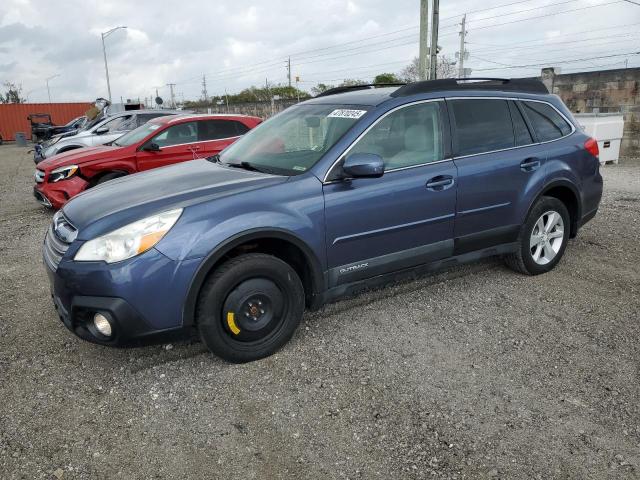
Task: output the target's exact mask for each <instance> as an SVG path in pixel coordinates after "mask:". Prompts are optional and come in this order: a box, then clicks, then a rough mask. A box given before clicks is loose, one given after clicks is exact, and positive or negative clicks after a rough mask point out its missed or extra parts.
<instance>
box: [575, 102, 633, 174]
mask: <svg viewBox="0 0 640 480" xmlns="http://www.w3.org/2000/svg"><path fill="white" fill-rule="evenodd" d="M573 116H574V117H576V120H577V121H578V123H579V124H580V125H581V126H582V128H583V129H584V131H585V133H586V134H587V135H590V136H592V137H593V138H595V139H596V140H597V141H598V149H599V150H600V163H607V162H613V163H618V160H619V158H620V143H621V142H622V132H623V130H624V117H623V116H622V114H620V113H576V114H574V115H573Z"/></svg>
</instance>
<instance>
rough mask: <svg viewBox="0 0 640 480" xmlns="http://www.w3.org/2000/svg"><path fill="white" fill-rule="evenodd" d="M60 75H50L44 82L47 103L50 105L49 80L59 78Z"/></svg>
mask: <svg viewBox="0 0 640 480" xmlns="http://www.w3.org/2000/svg"><path fill="white" fill-rule="evenodd" d="M59 76H60V74H59V73H56V74H55V75H51V76H50V77H48V78H47V79H46V80H45V81H46V82H47V95H48V97H49V103H51V91H49V80H53V79H54V78H56V77H59Z"/></svg>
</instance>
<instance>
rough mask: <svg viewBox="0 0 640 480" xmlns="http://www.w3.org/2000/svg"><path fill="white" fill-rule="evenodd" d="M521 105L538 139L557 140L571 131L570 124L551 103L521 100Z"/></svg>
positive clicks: (543, 140) (542, 140) (545, 140)
mask: <svg viewBox="0 0 640 480" xmlns="http://www.w3.org/2000/svg"><path fill="white" fill-rule="evenodd" d="M521 105H522V107H523V108H524V111H525V114H526V115H527V118H528V119H529V121H530V122H531V125H532V126H533V129H534V130H535V132H536V135H537V136H538V141H540V142H548V141H551V140H557V139H558V138H561V137H564V136H565V135H569V134H570V133H571V125H569V124H568V123H567V121H566V120H565V119H564V118H562V115H560V114H559V113H558V112H557V110H556V109H555V108H553V107H552V106H551V105H549V104H547V103H541V102H521Z"/></svg>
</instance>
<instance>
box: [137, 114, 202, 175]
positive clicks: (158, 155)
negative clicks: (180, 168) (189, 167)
mask: <svg viewBox="0 0 640 480" xmlns="http://www.w3.org/2000/svg"><path fill="white" fill-rule="evenodd" d="M197 124H198V122H183V123H177V124H175V125H171V126H170V127H168V128H165V129H164V130H162V131H161V132H160V133H158V134H157V135H155V136H154V137H153V138H152V139H151V140H149V141H147V142H146V144H145V145H149V144H151V143H155V144H156V145H157V146H158V147H159V148H160V149H159V150H158V151H147V150H144V147H143V148H142V149H141V150H139V151H138V153H137V154H136V157H137V161H138V170H139V171H143V170H150V169H152V168H158V167H163V166H165V165H171V164H173V163H178V162H185V161H187V160H194V159H196V158H200V157H203V155H201V153H200V149H201V147H200V145H199V144H198V125H197Z"/></svg>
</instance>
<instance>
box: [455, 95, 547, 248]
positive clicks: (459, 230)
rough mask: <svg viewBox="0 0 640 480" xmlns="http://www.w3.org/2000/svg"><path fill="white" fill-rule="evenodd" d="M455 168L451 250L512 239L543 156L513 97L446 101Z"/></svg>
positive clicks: (538, 178) (540, 176) (541, 167)
mask: <svg viewBox="0 0 640 480" xmlns="http://www.w3.org/2000/svg"><path fill="white" fill-rule="evenodd" d="M447 104H448V105H449V111H450V114H451V122H452V134H453V149H454V161H455V164H456V166H457V167H458V202H457V208H456V221H455V253H456V254H463V253H467V252H470V251H474V250H479V249H482V248H486V247H490V246H493V245H498V244H502V243H509V242H513V241H515V239H516V237H517V234H518V230H519V227H520V224H521V222H522V221H523V218H522V214H521V210H522V205H523V203H525V202H524V201H523V199H524V198H525V197H526V196H527V195H528V194H530V192H531V190H532V189H533V188H534V187H535V185H537V184H538V182H540V181H543V180H544V162H545V157H544V155H540V153H541V152H540V148H539V146H537V145H534V138H533V135H532V133H531V131H530V129H529V127H528V125H527V124H526V122H525V120H524V119H523V116H522V113H521V112H520V110H519V109H518V107H517V105H516V104H515V103H514V102H513V101H512V100H507V99H502V98H461V99H450V100H447Z"/></svg>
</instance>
